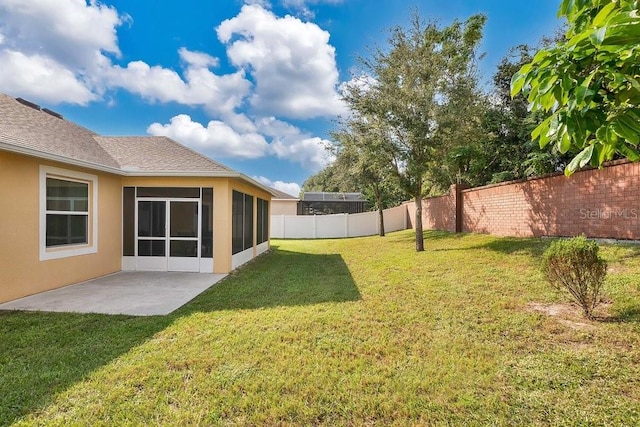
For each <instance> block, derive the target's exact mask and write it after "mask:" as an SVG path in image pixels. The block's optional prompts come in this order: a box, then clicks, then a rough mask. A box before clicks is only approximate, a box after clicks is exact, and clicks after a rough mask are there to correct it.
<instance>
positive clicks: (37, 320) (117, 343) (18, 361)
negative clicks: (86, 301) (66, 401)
mask: <svg viewBox="0 0 640 427" xmlns="http://www.w3.org/2000/svg"><path fill="white" fill-rule="evenodd" d="M169 324H171V319H169V318H167V317H159V316H156V317H146V318H142V317H132V316H122V315H118V316H109V315H103V314H77V313H45V312H20V311H0V343H2V344H1V345H0V426H4V425H10V424H12V423H13V422H15V421H18V420H19V419H20V418H21V417H23V416H25V415H27V414H29V413H30V412H32V411H34V410H38V409H41V408H44V407H46V406H47V405H48V404H49V403H51V401H52V400H53V399H54V398H55V396H56V395H57V394H58V393H61V392H63V391H64V390H66V389H67V388H69V387H70V386H72V385H73V384H75V383H76V382H78V381H81V380H82V379H83V378H85V377H86V376H87V375H89V374H90V373H91V372H93V371H95V370H97V369H99V368H100V367H102V366H104V365H106V364H107V363H109V362H110V361H111V360H113V359H115V358H117V357H118V356H120V355H121V354H124V353H126V352H127V351H129V350H130V349H131V348H133V347H136V346H138V345H140V344H142V343H144V342H145V341H146V340H148V339H149V338H150V337H151V336H153V335H154V334H155V333H156V332H158V331H160V330H162V329H163V328H165V327H167V326H168V325H169Z"/></svg>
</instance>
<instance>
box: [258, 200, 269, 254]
mask: <svg viewBox="0 0 640 427" xmlns="http://www.w3.org/2000/svg"><path fill="white" fill-rule="evenodd" d="M257 226H258V236H257V239H258V241H257V243H258V244H260V243H264V242H266V241H267V240H269V202H268V201H266V200H262V199H258V224H257Z"/></svg>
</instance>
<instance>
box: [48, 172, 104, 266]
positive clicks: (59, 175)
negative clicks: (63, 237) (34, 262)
mask: <svg viewBox="0 0 640 427" xmlns="http://www.w3.org/2000/svg"><path fill="white" fill-rule="evenodd" d="M47 178H55V179H59V180H62V181H73V182H81V183H85V184H87V185H88V186H89V199H90V200H88V208H89V216H88V220H87V240H88V242H87V243H79V244H73V245H60V246H51V247H47ZM96 252H98V177H97V176H96V175H91V174H88V173H83V172H76V171H72V170H67V169H61V168H55V167H52V166H44V165H40V261H46V260H51V259H59V258H68V257H73V256H79V255H86V254H92V253H96Z"/></svg>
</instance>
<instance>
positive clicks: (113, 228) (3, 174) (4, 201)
mask: <svg viewBox="0 0 640 427" xmlns="http://www.w3.org/2000/svg"><path fill="white" fill-rule="evenodd" d="M40 165H47V166H54V167H57V168H61V169H66V170H69V171H75V172H85V173H90V174H92V175H96V176H97V177H98V248H97V253H93V254H86V255H79V256H74V257H68V258H60V259H52V260H46V261H40V259H39V256H40V255H39V221H40V220H39V192H40V188H39V176H40ZM0 194H1V195H2V197H0V237H1V239H2V241H1V243H0V302H4V301H9V300H12V299H16V298H20V297H23V296H27V295H31V294H35V293H38V292H42V291H45V290H49V289H54V288H57V287H61V286H65V285H68V284H70V283H75V282H80V281H83V280H87V279H91V278H94V277H99V276H104V275H106V274H110V273H113V272H116V271H119V270H120V268H121V257H120V253H121V249H120V247H121V243H120V242H121V234H122V233H121V228H122V226H121V216H122V215H121V212H122V208H121V200H122V197H121V185H120V178H119V177H117V176H114V175H110V174H106V173H100V172H95V171H90V170H85V169H82V168H75V167H70V166H67V165H63V164H57V163H54V162H47V161H43V160H39V159H35V158H30V157H26V156H21V155H17V154H11V153H7V152H0Z"/></svg>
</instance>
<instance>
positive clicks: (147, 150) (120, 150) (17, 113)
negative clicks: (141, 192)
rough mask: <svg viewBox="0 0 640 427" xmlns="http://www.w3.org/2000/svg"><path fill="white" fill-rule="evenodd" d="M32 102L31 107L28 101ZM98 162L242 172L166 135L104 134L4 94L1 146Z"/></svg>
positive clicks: (119, 167) (116, 166)
mask: <svg viewBox="0 0 640 427" xmlns="http://www.w3.org/2000/svg"><path fill="white" fill-rule="evenodd" d="M29 105H31V106H29ZM2 145H4V146H5V149H9V150H11V149H13V150H16V151H21V152H24V151H28V153H29V154H32V155H36V156H42V157H47V156H53V157H55V158H56V159H57V158H60V159H61V160H63V161H76V162H79V163H80V164H83V165H85V164H86V165H87V166H90V167H91V166H98V167H103V168H106V169H108V170H111V171H113V172H115V173H118V172H122V173H125V174H126V173H133V174H135V173H136V172H139V173H158V174H162V173H186V174H188V173H200V174H213V175H216V174H218V175H223V176H225V175H226V176H238V177H241V178H242V179H246V180H248V181H250V182H252V183H254V184H257V185H258V186H260V187H262V185H260V184H258V183H256V182H254V181H253V180H251V179H249V178H247V177H244V176H242V175H241V174H240V173H238V172H235V171H234V170H233V169H230V168H228V167H226V166H224V165H222V164H220V163H218V162H216V161H214V160H211V159H210V158H208V157H206V156H203V155H202V154H200V153H198V152H196V151H193V150H191V149H190V148H188V147H185V146H184V145H181V144H179V143H177V142H176V141H174V140H172V139H170V138H167V137H162V136H160V137H158V136H101V135H98V134H96V133H94V132H92V131H90V130H88V129H85V128H83V127H82V126H79V125H77V124H75V123H73V122H70V121H67V120H64V119H62V118H61V117H56V116H54V115H52V114H50V113H47V112H45V111H44V110H42V109H40V107H39V106H37V105H35V104H31V103H28V102H25V101H24V100H23V102H19V101H18V100H17V99H14V98H12V97H10V96H8V95H5V94H2V93H0V148H2V147H1V146H2Z"/></svg>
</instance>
